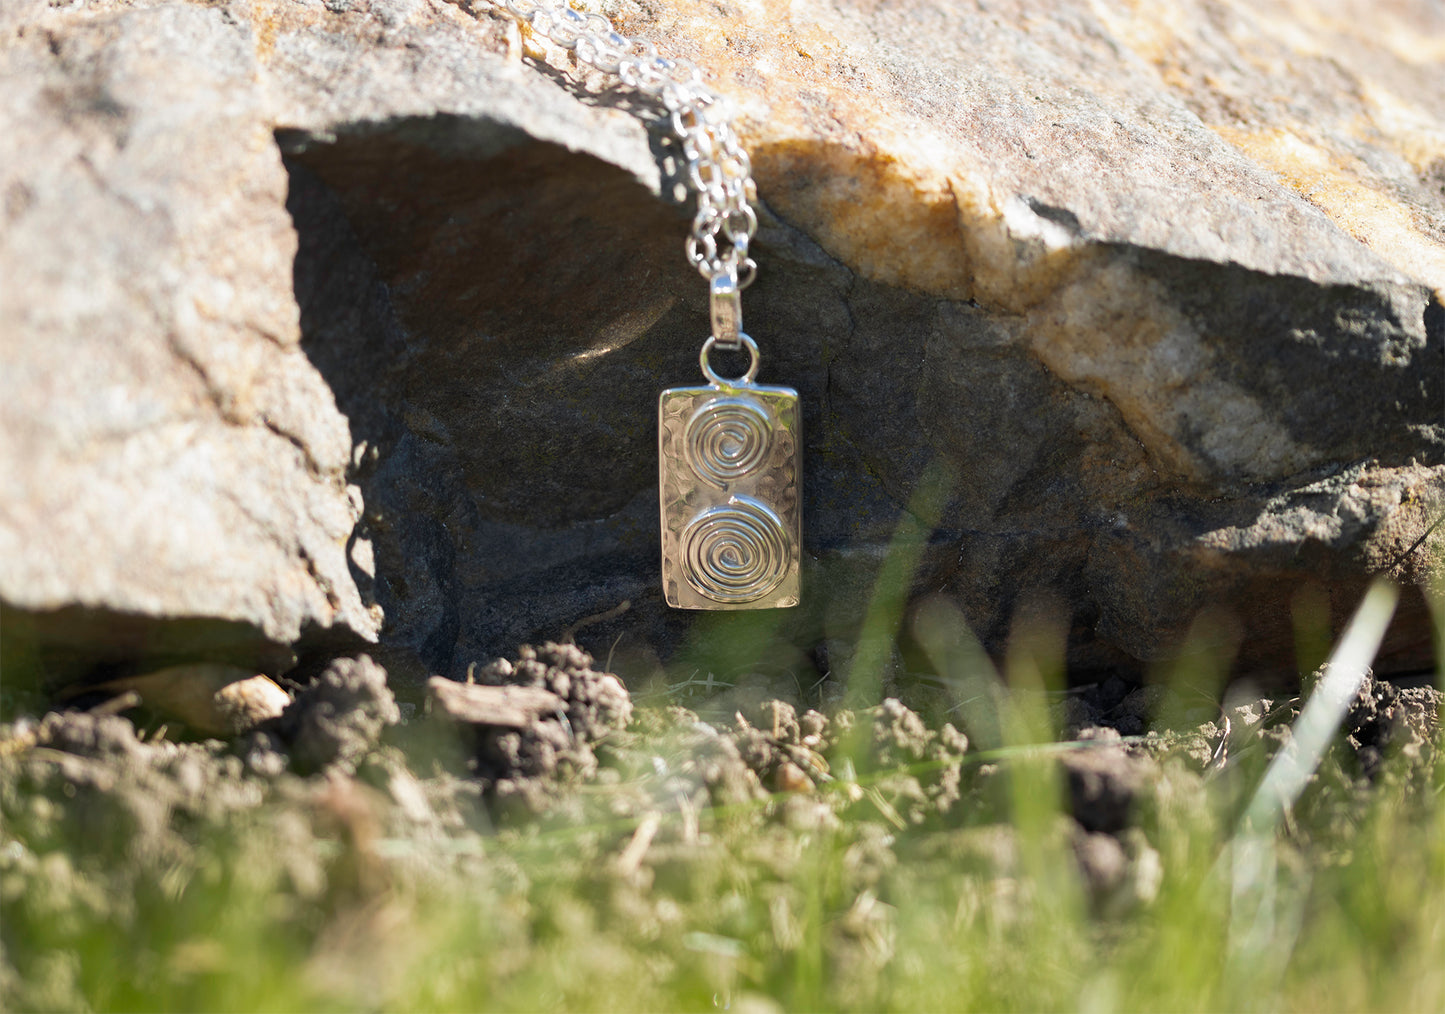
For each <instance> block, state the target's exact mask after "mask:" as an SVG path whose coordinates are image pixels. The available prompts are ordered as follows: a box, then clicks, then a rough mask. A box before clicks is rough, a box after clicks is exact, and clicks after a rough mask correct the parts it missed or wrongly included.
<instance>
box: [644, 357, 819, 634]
mask: <svg viewBox="0 0 1445 1014" xmlns="http://www.w3.org/2000/svg"><path fill="white" fill-rule="evenodd" d="M800 421H801V420H800V418H799V414H798V392H797V391H794V390H793V389H792V388H790V387H770V386H767V385H763V384H754V383H751V382H750V381H746V380H739V381H723V382H720V383H714V384H708V385H706V386H703V387H671V388H668V389H667V390H665V391H663V392H662V397H661V398H660V400H659V403H658V420H657V443H658V487H659V490H660V493H661V500H662V589H663V593H664V594H665V595H666V597H667V604H668V605H669V606H672V607H673V608H674V609H780V608H783V607H786V606H795V605H797V604H798V593H799V588H798V585H799V581H798V570H799V559H800V553H801V545H802V534H803V519H802V495H801V481H802V470H801V465H802V440H801V438H800V435H801V427H800V425H799V423H800Z"/></svg>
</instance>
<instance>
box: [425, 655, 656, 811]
mask: <svg viewBox="0 0 1445 1014" xmlns="http://www.w3.org/2000/svg"><path fill="white" fill-rule="evenodd" d="M592 663H593V659H592V656H591V655H589V654H587V652H585V651H583V650H582V649H581V648H579V647H577V646H576V645H573V644H554V643H552V642H548V643H546V644H543V645H542V646H541V647H532V646H531V645H523V646H522V647H521V648H520V649H519V650H518V652H517V657H516V658H515V659H513V660H508V659H497V660H496V661H494V662H491V663H489V664H488V665H486V666H482V667H480V668H477V669H474V670H473V672H472V677H473V678H474V679H475V681H476V683H477V684H478V685H480V686H481V687H514V688H522V689H530V690H534V691H541V692H543V693H544V694H546V695H549V696H547V697H545V698H544V697H541V696H539V695H537V694H533V695H531V699H532V700H533V704H532V705H531V706H530V707H523V708H522V709H521V714H520V716H519V715H518V713H517V712H516V709H515V708H505V709H498V708H493V709H492V710H491V713H490V714H489V713H488V712H487V710H486V707H485V705H483V706H482V707H481V708H479V709H475V710H473V711H472V712H471V713H468V712H467V711H466V710H465V709H463V708H460V707H457V706H448V702H450V701H453V700H455V699H456V697H457V695H456V694H455V693H449V691H448V689H447V688H444V687H434V688H433V690H432V695H431V701H430V704H431V712H432V715H433V717H434V718H435V719H438V720H440V721H442V722H445V723H447V724H449V725H452V726H454V727H457V728H458V729H459V730H460V731H461V732H462V738H463V748H464V750H465V751H466V755H467V756H466V758H465V765H466V770H467V772H468V773H469V774H470V775H471V776H472V777H475V778H476V779H478V780H479V781H481V782H482V784H483V785H484V787H485V791H486V793H487V794H488V796H489V797H491V798H492V799H493V800H495V801H496V802H498V803H502V804H510V803H517V804H520V805H521V806H523V807H524V808H525V809H527V810H531V811H534V812H537V811H541V810H543V809H545V808H546V807H547V805H548V804H549V802H551V801H553V800H554V799H555V797H556V796H557V794H558V790H559V787H560V786H561V785H563V784H564V783H566V782H569V781H574V780H578V779H582V780H585V779H590V778H593V777H595V776H596V774H597V771H598V762H597V755H596V752H595V748H596V746H597V745H598V744H599V743H601V742H602V741H603V740H605V739H607V738H608V737H610V736H612V735H614V734H616V733H618V732H621V731H622V730H624V729H625V728H626V727H627V724H628V723H629V722H630V721H631V720H632V698H631V697H630V696H629V694H628V693H627V688H626V687H625V686H623V684H622V681H621V680H620V679H618V678H617V677H616V676H614V675H613V674H611V673H601V672H597V671H596V670H595V669H593V668H592ZM513 696H514V697H517V698H518V699H519V700H520V695H513ZM542 700H551V701H555V702H556V706H555V707H554V708H552V709H551V710H546V709H545V708H539V707H538V706H537V705H536V702H537V701H542ZM476 703H478V704H481V703H482V702H480V701H479V702H476Z"/></svg>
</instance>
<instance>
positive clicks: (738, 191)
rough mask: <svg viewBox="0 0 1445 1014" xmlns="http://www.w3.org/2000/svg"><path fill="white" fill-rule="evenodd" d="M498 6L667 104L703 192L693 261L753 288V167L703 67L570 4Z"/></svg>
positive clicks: (530, 1)
mask: <svg viewBox="0 0 1445 1014" xmlns="http://www.w3.org/2000/svg"><path fill="white" fill-rule="evenodd" d="M498 4H499V6H501V7H502V8H504V9H505V10H506V11H508V12H509V13H510V14H511V15H512V16H513V17H515V18H517V19H518V20H519V21H522V22H523V23H525V24H526V25H527V26H528V27H529V28H531V29H532V31H534V32H536V33H537V34H538V35H540V36H542V37H543V38H545V39H549V40H551V41H552V42H554V43H556V44H557V45H559V46H561V47H562V48H564V49H567V50H570V51H571V52H573V53H575V54H576V56H577V59H579V60H581V61H582V62H583V63H585V64H588V65H589V66H592V67H595V68H597V69H598V70H600V71H602V72H604V73H607V74H615V75H616V76H617V77H619V78H620V79H621V80H622V83H623V84H625V85H627V86H628V87H629V88H635V89H636V90H638V91H640V92H642V93H643V94H645V95H648V96H650V97H652V98H655V99H658V100H659V101H660V102H661V103H662V106H663V108H664V109H666V110H667V111H668V113H669V114H670V115H671V119H672V129H673V133H675V134H676V135H677V139H678V142H679V144H680V146H681V149H682V155H683V158H684V159H685V160H686V163H687V180H688V183H689V184H690V185H691V186H692V188H693V190H695V191H696V192H697V214H696V215H695V216H694V217H693V220H692V234H691V235H690V236H688V238H687V258H688V260H689V261H691V262H692V264H693V266H694V267H696V268H697V270H698V272H699V273H700V274H701V275H702V276H703V277H704V278H706V279H707V280H708V281H709V283H712V282H715V281H717V280H718V279H719V278H722V279H728V278H731V279H734V280H735V285H736V287H737V288H738V289H743V288H746V287H747V286H748V285H749V284H751V283H752V280H753V278H754V277H755V275H756V274H757V268H758V266H757V264H756V262H754V261H753V259H752V258H751V257H749V256H748V244H749V243H750V242H751V241H752V238H753V234H754V233H755V232H757V228H758V216H757V214H756V213H755V212H754V211H753V209H752V206H751V205H750V204H749V203H748V199H749V196H750V194H751V193H752V192H753V166H752V162H751V160H750V159H749V158H748V153H747V152H746V151H744V150H743V147H742V145H740V144H739V143H738V139H737V135H736V134H735V133H733V128H732V122H731V118H730V112H731V110H730V109H729V103H728V102H727V101H726V100H725V99H724V98H723V97H722V96H720V95H718V94H717V93H716V92H714V91H713V90H712V89H710V88H708V87H707V86H706V85H705V84H703V83H702V72H701V71H700V70H698V68H697V66H696V65H694V64H693V63H692V62H691V61H690V60H684V59H674V58H672V57H666V56H661V55H659V54H658V52H657V47H655V46H654V45H653V44H652V43H650V42H646V41H643V40H641V39H629V38H627V37H626V36H624V35H621V34H619V33H618V32H617V31H616V30H615V29H614V28H613V27H612V23H611V22H610V21H608V20H607V19H606V18H605V17H603V16H602V15H601V14H592V13H584V12H583V11H579V10H577V9H576V8H574V7H570V6H568V5H567V3H566V0H498Z"/></svg>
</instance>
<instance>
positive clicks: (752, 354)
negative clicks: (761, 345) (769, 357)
mask: <svg viewBox="0 0 1445 1014" xmlns="http://www.w3.org/2000/svg"><path fill="white" fill-rule="evenodd" d="M738 340H739V341H741V342H742V344H743V348H745V349H747V350H748V359H749V362H748V372H746V373H744V374H743V375H742V376H741V377H735V378H733V379H731V380H729V379H728V378H727V377H719V376H718V375H717V374H716V373H714V372H713V369H712V367H711V366H710V365H708V361H707V357H708V353H709V352H711V351H712V350H713V347H714V346H715V345H717V338H716V337H714V336H712V335H709V336H708V339H707V341H705V342H703V343H702V355H701V356H699V357H698V359H699V361H700V362H701V363H702V375H703V376H704V377H706V378H707V379H708V383H710V384H718V385H720V386H726V385H729V384H751V383H752V382H753V378H754V377H756V376H757V375H758V343H757V342H755V341H753V340H752V338H750V337H748V336H747V335H745V334H743V333H742V332H741V331H740V332H738Z"/></svg>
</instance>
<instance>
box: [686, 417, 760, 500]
mask: <svg viewBox="0 0 1445 1014" xmlns="http://www.w3.org/2000/svg"><path fill="white" fill-rule="evenodd" d="M772 445H773V420H772V417H771V416H769V415H768V411H767V409H766V408H764V407H763V406H762V405H760V404H759V403H758V402H756V401H753V400H751V399H748V398H714V399H712V400H711V401H709V402H707V403H706V404H704V405H702V406H701V407H700V408H699V409H698V410H697V411H696V412H694V413H693V414H692V418H690V419H689V420H688V421H687V429H686V431H685V432H684V434H683V447H684V449H685V453H686V455H687V461H688V464H689V465H691V466H692V469H693V471H694V472H696V473H697V475H698V477H699V478H701V479H703V480H705V481H706V482H709V483H711V484H712V485H714V486H720V487H721V486H726V485H727V484H728V483H730V482H734V481H736V480H738V479H741V478H742V477H744V476H746V475H748V474H750V473H751V472H754V471H756V470H757V469H758V468H759V466H761V465H763V464H764V463H766V462H767V460H768V454H769V452H770V451H771V450H772Z"/></svg>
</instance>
